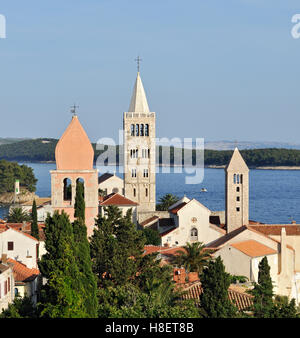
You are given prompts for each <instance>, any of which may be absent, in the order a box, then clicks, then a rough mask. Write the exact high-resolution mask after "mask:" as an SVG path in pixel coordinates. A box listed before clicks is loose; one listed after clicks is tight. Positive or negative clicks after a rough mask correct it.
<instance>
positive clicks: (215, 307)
mask: <svg viewBox="0 0 300 338" xmlns="http://www.w3.org/2000/svg"><path fill="white" fill-rule="evenodd" d="M200 280H201V284H202V288H203V292H202V293H201V295H200V303H201V308H202V310H203V312H204V313H205V317H208V318H233V317H236V316H237V308H236V307H235V306H234V305H233V304H232V303H231V302H230V300H229V298H228V288H229V285H230V275H229V274H228V273H227V272H225V266H224V264H223V262H222V259H221V257H220V256H219V257H217V259H215V260H211V261H210V262H209V264H208V266H207V268H205V269H204V270H203V273H202V274H201V276H200Z"/></svg>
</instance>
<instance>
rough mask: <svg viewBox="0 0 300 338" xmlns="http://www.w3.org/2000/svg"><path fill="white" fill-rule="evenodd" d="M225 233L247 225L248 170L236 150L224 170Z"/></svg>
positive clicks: (236, 149)
mask: <svg viewBox="0 0 300 338" xmlns="http://www.w3.org/2000/svg"><path fill="white" fill-rule="evenodd" d="M225 194H226V197H225V199H226V210H225V218H226V225H227V233H228V232H231V231H233V230H235V229H237V228H240V227H241V226H243V225H248V224H249V168H248V167H247V164H246V163H245V161H244V159H243V157H242V155H241V154H240V152H239V150H238V148H235V149H234V152H233V155H232V157H231V160H230V162H229V164H228V165H227V166H226V168H225Z"/></svg>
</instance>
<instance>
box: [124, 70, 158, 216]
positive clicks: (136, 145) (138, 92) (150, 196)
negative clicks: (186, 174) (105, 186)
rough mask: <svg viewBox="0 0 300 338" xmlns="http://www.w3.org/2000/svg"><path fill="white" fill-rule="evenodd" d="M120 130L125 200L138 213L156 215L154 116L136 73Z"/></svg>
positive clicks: (138, 75) (138, 74)
mask: <svg viewBox="0 0 300 338" xmlns="http://www.w3.org/2000/svg"><path fill="white" fill-rule="evenodd" d="M138 70H139V69H138ZM123 130H124V189H125V197H126V198H129V199H131V200H133V201H135V202H137V203H138V204H139V205H138V208H137V211H138V213H139V212H143V211H155V170H156V167H155V145H156V144H155V113H154V112H150V110H149V106H148V102H147V98H146V94H145V90H144V87H143V83H142V80H141V77H140V72H139V71H138V73H137V77H136V81H135V85H134V88H133V93H132V98H131V102H130V106H129V110H128V112H125V113H124V116H123Z"/></svg>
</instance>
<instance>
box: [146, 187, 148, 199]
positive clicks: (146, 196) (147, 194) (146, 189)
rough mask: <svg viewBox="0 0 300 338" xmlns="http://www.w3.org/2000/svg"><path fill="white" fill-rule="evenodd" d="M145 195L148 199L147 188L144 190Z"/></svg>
mask: <svg viewBox="0 0 300 338" xmlns="http://www.w3.org/2000/svg"><path fill="white" fill-rule="evenodd" d="M145 195H146V197H148V188H146V191H145Z"/></svg>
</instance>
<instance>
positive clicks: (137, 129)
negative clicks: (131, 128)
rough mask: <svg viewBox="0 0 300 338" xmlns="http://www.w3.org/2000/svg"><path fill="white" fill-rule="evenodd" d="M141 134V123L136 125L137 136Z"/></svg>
mask: <svg viewBox="0 0 300 338" xmlns="http://www.w3.org/2000/svg"><path fill="white" fill-rule="evenodd" d="M139 135H140V125H139V124H136V125H135V136H139Z"/></svg>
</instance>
